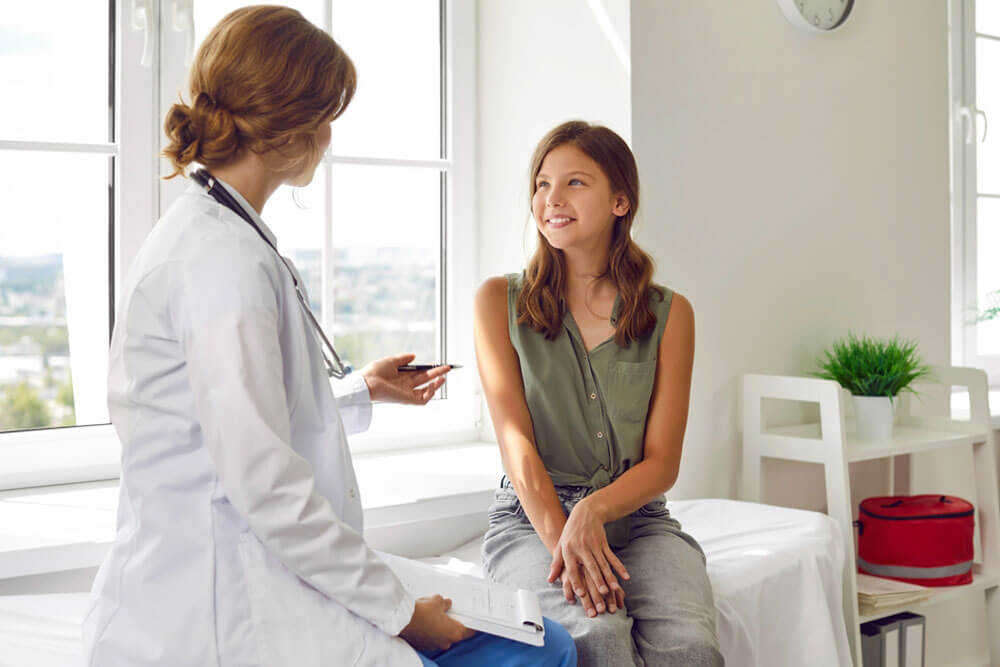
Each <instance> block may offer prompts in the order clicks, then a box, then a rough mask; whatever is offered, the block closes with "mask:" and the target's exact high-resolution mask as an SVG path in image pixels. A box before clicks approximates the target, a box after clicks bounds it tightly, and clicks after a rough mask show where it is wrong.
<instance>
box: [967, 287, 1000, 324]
mask: <svg viewBox="0 0 1000 667" xmlns="http://www.w3.org/2000/svg"><path fill="white" fill-rule="evenodd" d="M986 299H987V306H986V308H983V309H982V310H977V309H976V308H975V307H973V308H972V312H973V313H974V314H975V317H974V318H973V321H972V322H970V324H978V323H980V322H989V321H990V320H994V319H996V318H997V317H1000V291H996V292H990V293H989V294H987V295H986Z"/></svg>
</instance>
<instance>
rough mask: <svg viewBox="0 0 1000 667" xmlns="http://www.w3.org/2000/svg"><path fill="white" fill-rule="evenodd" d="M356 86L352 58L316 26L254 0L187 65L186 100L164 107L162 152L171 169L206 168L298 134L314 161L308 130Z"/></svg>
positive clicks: (343, 103)
mask: <svg viewBox="0 0 1000 667" xmlns="http://www.w3.org/2000/svg"><path fill="white" fill-rule="evenodd" d="M356 87H357V75H356V73H355V70H354V64H353V63H352V62H351V59H350V58H348V57H347V54H346V53H344V51H343V49H341V48H340V46H339V45H338V44H337V43H336V42H335V41H334V40H333V38H332V37H330V35H328V34H327V33H326V32H324V31H323V30H320V29H319V28H317V27H316V26H315V25H313V24H312V23H310V22H309V21H308V20H307V19H306V18H305V17H303V16H302V14H300V13H299V12H297V11H295V10H294V9H289V8H288V7H279V6H268V5H258V6H253V7H244V8H242V9H237V10H236V11H233V12H231V13H229V14H227V15H226V16H225V18H223V19H222V20H221V21H220V22H219V24H218V25H216V26H215V27H214V28H213V29H212V31H211V32H210V33H209V34H208V37H206V38H205V41H204V42H203V43H202V44H201V46H200V47H199V49H198V53H197V55H196V56H195V58H194V62H193V63H192V64H191V74H190V80H189V88H190V94H191V104H190V105H188V104H186V103H184V101H183V100H182V101H180V102H179V103H177V104H174V105H173V106H172V107H170V111H168V112H167V117H166V119H165V121H164V130H165V132H166V134H167V138H168V139H169V140H170V142H169V144H168V145H167V147H166V148H165V149H164V150H163V154H164V155H165V156H166V157H167V158H168V159H169V160H170V162H171V164H172V165H173V168H174V172H173V173H172V174H170V176H168V177H167V178H173V177H174V176H177V175H181V174H183V173H184V169H185V167H187V165H189V164H190V163H192V162H198V163H199V164H202V165H204V166H205V167H207V168H209V169H211V168H213V167H217V166H221V165H224V164H227V163H228V162H231V161H232V160H234V159H236V158H237V157H239V156H240V155H242V154H243V151H245V150H250V151H254V152H256V153H264V152H266V151H269V150H272V149H277V150H280V149H281V148H282V147H283V146H285V145H286V144H288V142H290V141H292V140H293V139H295V138H297V137H301V138H302V139H303V140H304V141H305V143H306V147H307V150H305V151H303V152H302V153H301V154H300V155H297V156H294V157H291V158H290V159H289V165H288V167H289V168H296V167H297V164H296V163H298V162H302V163H306V162H307V161H308V160H310V159H316V158H317V157H318V156H316V155H315V152H316V149H317V148H318V147H317V146H316V145H315V143H314V141H313V133H314V132H315V131H316V130H317V129H319V128H320V127H321V126H322V125H323V124H324V123H330V122H331V121H333V120H334V119H335V118H337V117H338V116H339V115H340V114H342V113H343V112H344V110H345V109H347V105H348V104H350V102H351V98H353V97H354V91H355V88H356Z"/></svg>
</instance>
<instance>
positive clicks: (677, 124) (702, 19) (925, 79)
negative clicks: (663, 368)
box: [632, 0, 950, 506]
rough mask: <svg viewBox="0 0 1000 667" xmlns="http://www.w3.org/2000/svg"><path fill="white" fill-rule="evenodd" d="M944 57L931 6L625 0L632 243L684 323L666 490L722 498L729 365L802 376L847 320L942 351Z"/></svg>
mask: <svg viewBox="0 0 1000 667" xmlns="http://www.w3.org/2000/svg"><path fill="white" fill-rule="evenodd" d="M904 4H905V6H906V9H907V11H905V12H904V11H899V10H900V9H901V8H902V6H903V5H904ZM947 65H948V52H947V16H946V5H945V3H944V2H938V1H936V0H921V1H919V2H910V1H907V2H905V3H904V2H903V0H894V1H891V2H888V1H883V2H860V3H856V6H855V11H854V16H853V17H852V18H851V19H850V21H849V23H848V24H847V25H846V26H844V28H842V29H841V31H839V32H837V33H834V34H832V35H814V34H810V33H806V32H804V31H801V30H798V29H796V28H794V27H793V26H792V25H790V24H789V23H788V22H787V21H786V20H785V19H784V17H783V16H782V15H781V13H780V10H779V9H778V7H777V4H776V3H775V2H774V0H744V1H743V2H739V3H724V4H723V3H707V2H705V3H702V2H670V3H664V2H656V1H645V0H636V1H635V2H633V5H632V70H633V86H632V108H633V126H632V129H633V145H634V147H635V153H636V156H637V159H638V161H639V169H640V174H641V177H642V180H643V192H644V197H643V200H642V205H641V213H640V215H641V216H642V217H643V219H644V224H643V225H642V227H641V229H640V232H639V234H638V237H639V240H640V242H641V243H642V244H643V245H644V246H645V247H647V248H648V249H649V250H650V251H651V252H652V254H653V256H654V257H655V258H656V259H657V262H658V265H659V270H658V273H657V276H658V278H659V279H660V280H661V281H662V282H664V283H666V284H668V285H670V286H671V287H674V288H675V289H677V290H678V291H680V292H682V293H684V294H685V295H687V296H688V297H689V298H690V299H691V301H692V303H693V304H694V309H695V315H696V326H697V331H698V334H697V351H696V362H695V372H694V387H693V397H692V403H691V413H690V422H689V427H688V438H687V445H688V446H687V448H686V450H685V454H684V462H683V468H682V471H681V476H680V481H679V482H678V487H677V492H678V494H680V495H688V494H697V495H720V496H734V495H735V494H736V493H737V492H738V485H737V480H738V478H739V465H738V462H739V452H740V439H739V431H740V425H739V419H740V415H739V413H738V410H737V405H738V402H737V397H738V392H737V383H738V378H739V377H740V376H741V375H742V374H743V373H746V372H766V373H792V374H798V373H803V372H805V371H808V370H811V369H812V364H813V361H814V359H815V357H816V355H817V354H818V353H819V351H820V350H821V349H822V348H823V347H824V346H825V345H827V344H828V343H829V342H830V341H831V340H832V339H833V338H835V337H838V336H841V335H843V334H845V333H846V332H847V330H848V329H853V330H855V331H858V332H864V333H868V334H873V335H880V336H881V335H891V334H894V333H897V332H898V333H900V334H902V335H904V336H907V337H912V338H915V339H916V340H917V341H919V344H920V350H921V352H922V353H923V355H924V356H925V358H926V359H928V360H929V361H931V362H932V363H942V364H943V363H948V361H949V354H950V352H949V350H950V347H949V323H948V313H949V207H948V202H949V191H948V187H949V186H948V173H949V171H948V79H947V74H948V67H947ZM798 475H799V471H798V469H796V471H795V476H798ZM787 481H788V482H789V483H790V484H791V485H794V483H795V481H796V480H795V479H791V478H790V479H788V480H787ZM812 481H813V480H812V479H809V480H808V483H807V484H803V488H809V487H815V485H814V484H812ZM773 486H775V487H778V486H782V487H784V486H787V485H785V484H781V485H773ZM819 491H820V493H821V492H822V488H821V487H820V489H819ZM818 498H820V496H817V499H818ZM821 505H822V502H821V501H819V504H818V505H817V506H821Z"/></svg>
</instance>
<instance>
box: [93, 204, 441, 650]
mask: <svg viewBox="0 0 1000 667" xmlns="http://www.w3.org/2000/svg"><path fill="white" fill-rule="evenodd" d="M231 192H235V190H231ZM237 194H238V193H237ZM238 199H240V200H242V198H241V197H238ZM241 203H245V202H244V201H241ZM245 206H246V205H245ZM246 208H247V209H249V210H252V209H250V207H249V206H246ZM257 217H258V224H260V225H261V226H262V229H263V230H265V233H266V234H268V235H269V236H270V235H271V233H270V231H269V230H268V229H267V227H266V226H264V223H263V221H262V220H259V216H257ZM270 237H271V238H272V239H273V236H270ZM336 385H337V386H336V394H337V396H336V397H335V395H334V392H333V391H332V390H331V386H330V381H329V379H328V378H327V376H326V372H325V370H324V367H323V362H322V358H321V356H320V351H319V347H318V344H317V342H316V338H315V336H314V334H313V333H312V331H311V329H310V328H309V326H308V324H307V321H306V315H305V314H304V313H303V312H302V310H301V306H300V305H299V303H298V301H297V298H296V295H295V292H294V288H293V283H292V280H291V277H290V275H289V272H288V271H287V270H286V269H285V267H284V266H283V265H282V263H281V260H280V259H279V258H278V257H277V255H276V254H275V253H274V251H273V250H271V248H269V247H268V246H267V245H266V244H265V243H264V241H263V240H262V239H261V238H260V237H259V236H258V235H257V233H256V232H255V231H254V230H253V228H251V227H250V226H249V225H248V224H247V223H246V222H244V221H243V220H241V219H240V218H239V217H238V216H236V214H234V213H233V212H231V211H230V210H229V209H227V208H225V207H223V206H221V205H220V204H218V203H217V202H216V201H215V200H214V199H212V198H210V197H209V196H208V195H207V194H205V193H204V192H203V191H202V190H201V189H200V188H198V187H197V186H195V185H192V186H191V187H190V188H189V189H188V190H187V191H186V192H185V193H184V195H182V196H181V197H180V199H178V200H177V202H176V203H175V204H174V205H173V206H171V207H170V209H169V210H168V211H167V213H166V215H165V216H164V217H163V219H162V220H160V221H159V222H158V223H157V225H156V227H155V228H154V229H153V231H152V232H151V234H150V235H149V238H148V239H147V240H146V242H145V244H144V245H143V247H142V249H141V250H140V252H139V254H138V257H137V258H136V261H135V263H134V265H133V267H132V269H131V271H130V272H129V276H128V279H127V282H126V283H125V287H124V291H123V293H122V298H121V304H120V309H119V313H118V318H117V321H116V324H115V331H114V335H113V337H112V342H111V361H110V370H109V380H108V402H109V406H110V412H111V420H112V422H113V423H114V426H115V429H116V431H117V433H118V436H119V438H120V439H121V444H122V479H121V496H120V502H119V509H118V533H117V538H116V540H115V543H114V545H113V546H112V548H111V550H110V552H109V554H108V556H107V558H106V559H105V561H104V563H103V565H102V566H101V568H100V571H99V573H98V575H97V579H96V580H95V583H94V602H93V607H92V609H91V611H90V612H89V614H88V615H87V618H86V619H85V621H84V627H83V636H84V649H85V655H86V657H87V663H86V664H87V665H92V666H98V667H105V666H107V667H111V666H117V665H122V666H124V665H128V666H129V667H136V666H138V665H170V666H175V665H176V666H181V665H183V666H185V667H195V666H202V665H213V666H214V665H219V666H227V665H253V666H260V667H281V666H283V665H296V666H297V667H298V666H302V667H306V666H312V665H315V666H317V667H319V666H320V665H323V666H324V667H331V666H337V665H378V666H380V667H381V666H384V665H392V666H395V665H414V666H416V665H419V664H421V663H420V659H419V658H418V657H417V654H416V653H415V652H414V651H413V650H412V649H411V648H410V647H409V645H408V644H406V643H405V642H404V641H403V640H402V639H400V638H399V637H397V636H396V635H397V634H398V633H399V631H400V630H401V629H402V628H403V627H405V626H406V624H407V623H408V622H409V620H410V618H411V616H412V614H413V605H414V600H413V598H412V597H411V596H410V595H409V594H408V593H407V592H406V591H405V589H404V588H403V587H402V585H401V584H400V583H399V580H398V579H397V578H396V577H395V576H394V575H393V574H392V572H391V571H390V570H389V569H388V568H387V567H386V565H385V564H384V563H383V562H382V561H381V560H380V559H379V558H378V557H377V556H376V555H375V554H374V553H373V552H372V550H371V549H370V548H369V547H368V546H367V545H366V544H365V542H364V540H363V539H362V536H361V534H362V512H361V502H360V498H359V496H358V491H357V480H356V478H355V474H354V468H353V466H352V464H351V457H350V452H349V451H348V448H347V432H356V431H359V430H364V429H366V428H367V427H368V423H369V421H370V419H371V401H370V398H369V396H368V390H367V387H366V385H365V382H364V379H363V378H361V377H359V376H358V375H353V376H350V375H349V376H348V377H347V378H345V379H344V380H343V381H341V382H338V383H336Z"/></svg>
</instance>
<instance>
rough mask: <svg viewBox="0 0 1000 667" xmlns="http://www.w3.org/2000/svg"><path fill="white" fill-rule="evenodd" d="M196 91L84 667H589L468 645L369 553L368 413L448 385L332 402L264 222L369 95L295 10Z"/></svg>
mask: <svg viewBox="0 0 1000 667" xmlns="http://www.w3.org/2000/svg"><path fill="white" fill-rule="evenodd" d="M190 89H191V90H190V92H191V96H192V100H193V102H192V104H191V105H190V106H189V105H186V104H183V103H179V104H175V105H174V106H173V107H172V108H171V109H170V112H169V113H168V114H167V118H166V123H165V129H166V132H167V135H168V137H169V139H170V143H169V145H168V147H167V148H166V150H165V154H166V156H167V157H168V158H169V159H170V160H171V162H172V163H173V166H174V169H175V174H174V175H177V174H182V173H183V172H184V170H185V168H186V167H187V166H188V165H189V164H191V163H192V162H198V163H200V164H201V165H204V166H205V167H206V168H207V170H208V172H207V173H203V174H202V175H201V176H200V179H199V180H200V182H202V183H203V184H204V185H205V186H206V187H208V188H210V189H211V191H210V192H206V187H202V186H199V185H196V184H193V185H192V186H191V187H190V188H189V189H188V190H187V192H185V193H184V195H183V196H181V197H180V198H179V199H178V200H177V201H176V202H175V203H174V204H173V205H172V206H171V207H170V209H169V210H168V211H167V213H166V214H165V215H164V217H163V218H162V219H161V220H160V221H159V222H158V223H157V225H156V227H155V228H154V230H153V231H152V232H151V233H150V235H149V237H148V239H147V240H146V242H145V243H144V245H143V247H142V249H141V250H140V252H139V254H138V256H137V257H136V260H135V263H134V265H133V266H132V267H131V270H130V272H129V275H128V278H127V281H126V283H125V286H124V290H123V293H122V298H121V304H120V310H119V313H118V317H117V320H116V324H115V330H114V335H113V338H112V343H111V364H110V373H109V379H108V393H109V398H108V401H109V405H110V411H111V420H112V422H113V423H114V426H115V429H116V431H117V433H118V436H119V438H120V440H121V443H122V477H121V496H120V502H119V510H118V533H117V538H116V541H115V544H114V545H113V547H112V548H111V550H110V552H109V554H108V556H107V558H106V560H105V562H104V563H103V565H102V566H101V569H100V571H99V573H98V576H97V579H96V581H95V583H94V602H93V607H92V609H91V610H90V612H89V614H88V616H87V618H86V620H85V622H84V629H83V634H84V645H85V655H86V658H87V663H86V664H88V665H93V666H105V665H107V666H112V665H123V666H124V665H128V666H130V667H135V666H138V665H170V666H174V665H177V666H180V665H184V666H186V667H194V666H200V665H220V666H221V665H253V666H260V667H280V666H282V665H296V666H299V665H301V666H316V667H319V666H320V665H323V666H339V665H373V666H374V665H378V666H380V667H381V666H393V667H394V666H396V665H414V666H417V665H421V664H425V665H427V664H440V665H458V664H470V665H472V664H491V665H493V664H496V665H503V664H518V665H523V664H541V665H561V666H567V665H575V664H576V653H575V649H574V647H573V644H572V640H570V639H569V636H568V635H567V634H566V632H565V631H564V630H563V629H562V628H561V627H559V626H558V625H555V624H553V623H551V622H549V621H546V646H545V647H543V648H535V647H530V646H526V645H524V644H518V643H515V642H510V641H508V640H504V639H500V638H497V637H492V636H489V635H476V636H475V637H472V635H473V633H472V632H471V631H469V630H467V629H466V628H464V627H463V626H462V625H460V624H459V623H458V622H456V621H454V620H453V619H451V618H450V617H448V616H447V615H446V614H445V611H446V610H447V607H448V604H449V603H448V601H446V600H444V599H442V598H441V597H440V596H436V597H434V598H425V599H420V600H414V599H413V598H412V597H411V596H410V595H409V594H408V593H407V592H406V590H405V589H404V588H403V587H402V585H401V584H400V582H399V581H398V580H397V579H396V577H395V576H394V575H393V574H392V572H391V571H390V570H389V569H388V568H387V567H386V566H385V565H384V564H383V563H382V561H381V560H379V558H378V557H377V556H376V555H375V554H374V553H373V552H372V550H371V549H370V548H369V547H368V546H367V545H366V544H365V541H364V539H363V538H362V512H361V502H360V498H359V495H358V488H357V481H356V479H355V475H354V469H353V467H352V465H351V459H350V453H349V450H348V447H347V438H346V436H347V434H349V433H354V432H358V431H361V430H364V429H365V428H367V425H368V423H369V420H370V418H371V402H372V401H375V400H384V401H396V402H401V403H413V404H423V403H426V402H427V401H428V400H430V398H431V397H432V396H433V395H434V393H435V392H436V391H437V389H438V388H439V387H440V386H441V385H442V384H443V382H444V377H443V376H444V374H445V373H446V372H447V369H446V368H440V369H435V370H432V371H429V372H424V373H402V374H401V373H398V372H397V370H396V368H397V366H398V365H400V364H402V363H406V362H408V361H410V360H411V359H412V356H410V355H406V356H401V357H394V358H389V359H383V360H381V361H378V362H375V363H373V364H371V365H370V366H368V367H367V368H365V369H363V370H362V371H361V372H358V373H353V374H350V375H346V377H344V378H343V379H342V380H340V381H338V382H336V383H334V387H333V390H332V391H331V383H330V381H329V378H328V375H341V374H342V373H343V370H344V369H343V367H342V366H341V365H340V363H339V359H337V357H336V354H335V352H333V350H332V346H329V347H326V348H324V347H323V346H321V341H322V339H323V337H322V336H321V335H320V332H319V331H318V326H315V325H314V323H313V322H312V321H311V319H310V318H311V315H310V314H309V313H308V310H307V308H306V307H305V306H304V304H303V303H302V302H300V299H299V297H298V294H297V290H296V286H297V282H298V276H297V274H295V273H294V270H292V269H291V267H290V265H289V264H286V263H285V261H284V260H283V259H281V258H280V257H279V256H278V254H277V252H276V251H275V250H274V247H275V244H276V242H275V238H274V235H273V234H272V233H271V232H270V230H269V229H268V227H267V225H266V224H265V223H264V221H263V220H262V219H261V217H260V214H259V212H260V211H261V210H263V208H264V204H265V202H266V201H267V199H268V197H270V196H271V194H272V193H273V192H274V191H275V190H276V189H277V188H278V187H279V186H280V185H281V184H283V183H288V184H293V185H304V184H307V183H308V182H309V181H310V180H311V179H312V176H313V172H314V170H315V169H316V166H317V165H318V164H319V161H320V158H321V156H322V154H323V152H324V151H325V150H326V148H327V146H328V144H329V141H330V122H331V121H333V120H334V119H336V118H337V117H338V116H339V115H340V114H341V113H343V111H344V109H345V108H346V107H347V105H348V104H349V103H350V101H351V98H352V96H353V94H354V89H355V72H354V67H353V65H352V63H351V61H350V59H349V58H348V57H347V55H346V54H345V53H344V52H343V51H342V50H341V49H340V47H339V46H338V45H337V44H336V43H335V42H334V40H333V39H332V38H331V37H330V36H329V35H328V34H326V33H325V32H323V31H322V30H319V29H318V28H316V27H315V26H313V25H312V24H311V23H309V22H308V21H307V20H305V19H304V18H303V17H302V16H301V15H300V14H299V13H298V12H296V11H294V10H291V9H287V8H283V7H263V6H258V7H250V8H245V9H240V10H237V11H235V12H233V13H231V14H229V15H228V16H227V17H226V18H224V19H223V20H222V22H221V23H220V24H219V25H218V26H216V27H215V28H214V29H213V31H212V32H211V33H210V34H209V36H208V37H207V38H206V40H205V42H204V44H202V45H201V48H200V49H199V51H198V55H197V57H196V58H195V61H194V63H193V65H192V68H191V79H190ZM372 204H373V206H374V204H375V202H372ZM470 637H471V638H470ZM414 649H417V650H416V651H415V650H414ZM418 651H420V653H418Z"/></svg>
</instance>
